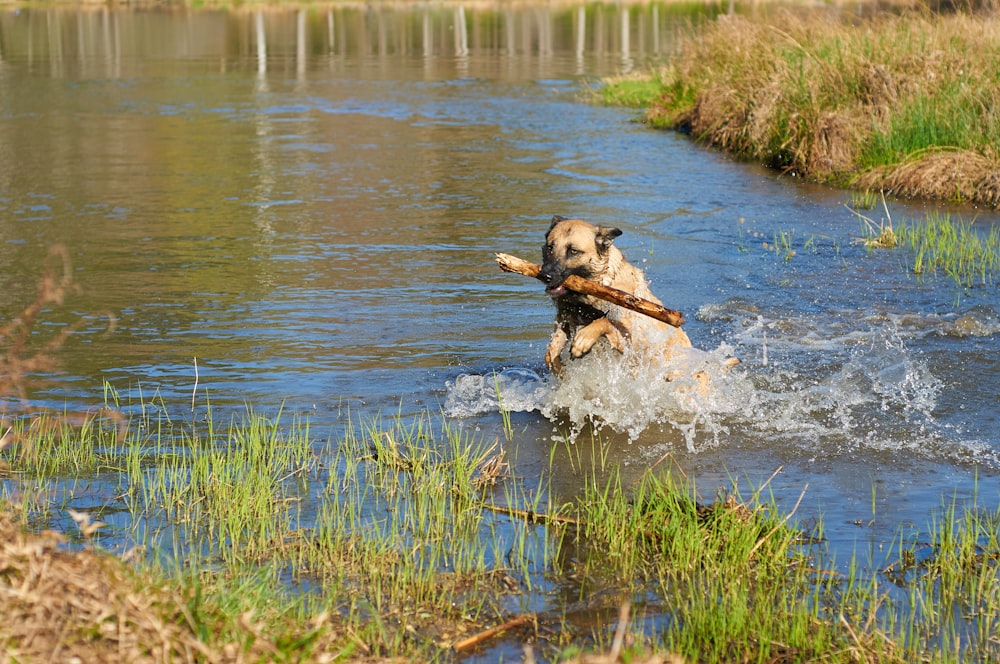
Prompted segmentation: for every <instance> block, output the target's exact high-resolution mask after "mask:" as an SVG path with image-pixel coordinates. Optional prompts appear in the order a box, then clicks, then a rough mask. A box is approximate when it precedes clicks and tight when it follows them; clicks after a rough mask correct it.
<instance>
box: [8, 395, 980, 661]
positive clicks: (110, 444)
mask: <svg viewBox="0 0 1000 664" xmlns="http://www.w3.org/2000/svg"><path fill="white" fill-rule="evenodd" d="M131 410H133V412H135V411H136V409H135V408H133V409H131ZM141 411H142V413H143V414H142V415H140V416H135V417H133V418H132V419H131V420H130V421H128V422H127V423H123V421H122V419H121V418H120V417H118V416H114V417H110V416H108V415H107V414H106V415H105V416H102V417H101V418H98V419H92V420H90V421H88V422H87V423H86V424H85V425H84V426H83V427H79V426H74V425H69V424H67V423H66V422H65V421H64V420H62V419H60V418H50V417H48V416H41V417H39V418H35V419H33V420H29V419H23V420H19V421H17V422H13V423H11V424H10V425H9V432H8V433H7V437H6V439H5V441H4V447H5V449H4V451H3V460H4V461H5V463H6V464H7V468H8V470H7V475H6V479H5V480H4V482H3V485H2V486H3V493H4V495H3V508H4V509H3V511H2V517H3V518H2V519H0V530H2V531H3V533H4V537H3V540H4V542H5V543H6V544H5V545H4V547H2V550H0V564H3V565H4V569H5V573H4V575H3V576H2V577H0V586H2V587H3V589H4V593H5V598H6V599H5V604H4V609H3V613H2V615H3V618H4V620H3V621H2V623H0V645H2V647H3V648H4V650H5V652H6V653H8V655H9V656H11V657H14V658H15V659H17V660H18V661H29V662H30V661H41V660H42V659H46V658H47V657H48V654H49V653H51V652H60V653H62V654H64V655H65V656H66V657H67V658H68V657H70V656H78V657H81V658H82V659H83V660H85V661H171V660H177V661H387V660H391V659H393V658H401V659H403V660H407V661H414V660H420V661H456V660H460V659H461V658H462V657H463V656H464V655H466V654H468V653H473V652H480V653H481V652H483V651H484V649H489V648H493V647H496V646H497V645H498V644H499V643H507V644H508V647H509V648H511V650H509V651H508V655H509V653H510V652H514V653H520V652H521V647H522V646H521V644H528V645H529V646H530V648H531V649H532V652H533V653H534V654H535V655H536V656H537V657H539V658H544V659H547V660H553V661H555V660H558V661H580V662H582V661H585V660H584V657H585V655H584V653H586V652H595V651H599V652H610V653H612V654H613V655H614V656H613V657H612V658H611V659H610V660H604V661H619V660H620V661H647V660H644V659H640V658H642V657H648V658H649V660H648V661H689V662H695V661H701V662H728V661H761V662H791V661H817V660H823V661H828V662H855V661H868V662H902V661H915V660H918V659H920V660H926V661H962V660H963V659H968V660H970V661H973V660H976V659H980V660H981V659H983V658H989V657H992V656H996V655H997V654H1000V653H998V652H997V644H996V642H995V640H994V639H992V638H991V637H990V635H991V634H992V630H993V629H994V628H995V626H996V625H997V623H998V621H1000V599H998V598H997V597H996V593H995V584H994V583H993V582H992V581H991V579H993V578H994V577H995V574H996V571H997V570H996V560H997V557H998V555H1000V543H998V542H997V536H996V529H995V527H994V525H995V523H997V521H998V520H1000V514H994V513H990V512H988V511H983V510H981V509H963V507H964V506H958V505H945V506H943V508H942V510H941V512H940V514H941V516H940V517H939V518H938V519H937V520H936V521H935V522H933V523H929V524H927V529H926V531H925V532H923V533H922V534H921V535H920V536H919V539H918V538H914V539H912V540H911V539H903V538H901V539H900V540H899V541H898V543H897V544H898V548H897V550H896V551H892V552H889V553H888V554H887V556H886V560H885V561H884V562H883V561H873V560H853V561H840V562H839V563H837V562H835V561H831V560H829V556H828V555H827V554H826V552H825V550H824V546H823V542H822V524H821V523H819V524H813V525H811V526H810V527H808V528H807V527H806V526H805V525H804V524H803V523H801V522H798V521H796V520H795V519H794V510H793V512H792V513H787V512H786V513H782V512H781V511H780V510H779V509H778V508H777V506H776V505H775V503H774V502H773V501H772V500H770V499H769V498H768V493H767V486H766V485H765V486H762V487H757V488H755V489H754V490H753V491H752V492H751V493H750V494H749V495H746V496H741V495H740V494H739V493H738V492H737V491H736V489H735V487H733V488H732V489H731V490H730V491H729V492H725V493H723V494H721V495H718V496H715V497H714V499H713V500H710V501H704V500H702V499H701V498H700V497H699V496H698V494H697V492H696V491H695V487H693V486H691V485H690V484H688V483H687V482H686V481H683V480H682V479H678V478H677V476H675V475H671V474H669V473H665V472H662V471H661V472H656V471H655V468H654V469H652V470H651V471H650V472H647V473H646V474H645V475H644V476H643V477H642V478H641V480H639V481H637V482H635V483H634V484H624V483H623V482H622V481H621V480H620V479H618V477H617V475H615V474H614V473H612V475H611V477H610V479H598V478H597V476H596V475H595V474H594V473H593V470H592V469H590V470H587V469H585V468H582V467H581V468H579V469H578V472H579V473H580V476H579V479H580V483H581V486H582V487H583V490H582V492H581V493H580V494H579V495H578V496H577V497H575V498H573V499H572V500H570V501H569V502H567V503H565V504H557V503H556V502H554V501H553V499H552V498H551V497H550V496H549V495H548V493H547V492H546V490H545V487H528V486H524V485H523V484H522V483H521V482H519V481H518V479H517V478H516V477H515V476H514V475H513V474H512V472H511V470H510V468H509V466H508V465H507V460H506V457H505V454H504V453H503V451H502V448H501V447H500V446H499V443H498V442H486V441H482V440H478V439H476V438H474V437H469V436H468V435H466V434H464V433H463V432H461V431H459V430H457V429H454V428H452V427H451V426H450V425H449V424H448V423H447V422H446V421H442V422H440V423H437V422H435V421H434V418H431V417H430V416H423V417H419V418H416V419H415V420H413V421H409V422H406V421H402V420H390V421H385V422H383V421H381V420H380V419H378V418H376V419H374V420H370V421H366V422H358V423H357V424H356V425H354V426H349V427H348V428H347V429H346V431H345V433H344V435H343V436H342V437H341V438H340V439H339V440H335V441H321V440H320V441H318V440H316V439H315V438H314V434H313V433H311V432H310V429H309V427H308V425H307V424H306V423H304V422H301V421H295V420H292V421H289V422H284V421H282V418H281V416H280V414H276V415H274V416H273V417H270V418H268V417H264V416H262V415H259V414H255V413H253V412H247V413H245V414H244V415H241V416H237V417H234V418H232V419H231V420H230V421H229V422H227V423H225V424H224V425H220V424H219V423H217V422H214V420H213V418H212V417H211V413H209V414H208V416H207V417H205V418H200V419H199V420H198V421H196V422H190V421H189V422H185V423H178V422H174V421H172V420H171V419H170V418H169V417H167V415H166V410H165V409H164V408H163V407H162V404H154V403H150V404H145V405H143V407H142V408H141ZM114 412H120V411H118V410H117V409H114V408H112V409H110V410H109V411H108V413H114ZM594 444H595V445H599V444H600V442H599V441H595V443H594ZM564 472H565V469H564ZM73 477H92V478H100V477H104V478H111V479H109V480H107V481H108V482H111V483H112V484H113V485H114V486H115V487H117V488H116V489H115V490H114V491H112V492H110V493H109V495H113V496H114V497H109V498H107V499H106V500H104V501H103V502H101V501H97V502H98V504H97V505H94V502H95V501H94V500H93V495H92V494H94V493H96V494H100V493H102V492H100V491H95V489H94V487H93V486H91V484H90V483H89V482H88V483H86V486H85V487H83V488H79V487H77V486H76V484H75V483H73V482H71V481H70V480H71V479H72V478H73ZM81 502H84V503H88V504H91V505H94V506H92V507H90V508H89V509H83V508H80V509H78V510H75V511H74V510H72V509H69V508H68V505H78V504H80V503H81ZM970 507H972V506H970ZM102 521H103V522H107V523H105V524H102V523H101V522H102ZM29 532H31V533H35V534H27V533H29ZM123 541H125V542H132V544H133V546H129V547H128V551H127V553H125V554H122V553H121V552H120V551H119V553H118V554H117V555H111V554H110V553H106V552H104V551H105V550H107V549H109V548H110V549H113V548H116V547H120V543H121V542H123ZM67 546H69V548H68V549H67ZM136 547H138V548H136ZM70 607H71V608H70ZM498 626H507V629H506V630H500V631H495V628H497V627H498ZM652 653H663V654H662V656H656V657H658V659H657V658H656V657H654V656H653V655H652ZM956 653H958V654H959V655H958V656H954V655H956ZM953 656H954V657H953ZM670 657H673V658H674V659H672V660H671V659H669V658H670ZM629 658H631V660H630V659H629Z"/></svg>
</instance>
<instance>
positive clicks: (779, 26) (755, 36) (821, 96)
mask: <svg viewBox="0 0 1000 664" xmlns="http://www.w3.org/2000/svg"><path fill="white" fill-rule="evenodd" d="M998 41H1000V24H997V22H996V21H995V20H993V18H991V17H988V16H981V17H980V16H973V15H967V14H961V13H958V14H953V15H929V14H926V13H910V14H906V15H902V16H896V15H885V16H879V17H876V18H871V19H857V18H856V17H851V16H845V15H842V14H834V13H830V12H822V13H808V14H803V13H801V12H787V11H781V12H776V13H770V14H769V15H768V16H767V17H762V16H759V15H758V16H754V17H746V16H739V15H727V16H722V17H720V18H719V19H718V20H716V21H712V22H708V23H705V24H703V25H701V26H699V27H698V28H695V29H692V30H690V31H689V32H688V33H687V34H686V35H685V36H684V37H683V38H682V40H681V43H680V44H679V46H678V51H677V52H678V55H676V56H675V57H674V58H673V60H671V61H670V63H669V64H668V65H667V66H666V67H664V68H662V69H660V70H658V71H656V72H653V73H651V74H649V75H647V76H644V77H640V78H636V77H628V78H620V79H616V80H613V81H610V82H609V83H608V85H607V86H606V87H605V88H604V89H603V90H602V94H603V96H604V99H605V100H606V101H607V102H609V103H627V104H629V105H636V106H642V107H645V108H646V121H647V122H649V124H650V125H652V126H655V127H667V128H672V129H676V130H679V131H683V132H686V133H689V134H690V135H691V136H692V137H693V138H694V139H695V140H697V141H700V142H704V143H707V144H709V145H711V146H713V147H716V148H719V149H721V150H724V151H726V152H728V153H731V154H733V155H734V156H736V157H738V158H740V159H746V160H751V161H757V162H760V163H763V164H766V165H768V166H770V167H772V168H775V169H778V170H780V171H782V172H784V173H787V174H789V175H795V176H798V177H804V178H807V179H810V180H815V181H818V182H824V183H829V184H832V185H835V186H841V187H848V188H855V189H861V190H869V191H885V192H886V193H887V194H893V195H896V196H899V197H904V198H906V197H919V198H929V199H936V200H941V201H955V202H967V203H974V204H978V205H983V206H989V207H992V208H996V207H998V206H1000V153H998V151H997V148H996V146H997V145H1000V110H998V109H1000V86H998V85H997V72H998V71H1000V52H998V51H997V49H996V48H995V45H996V44H997V42H998Z"/></svg>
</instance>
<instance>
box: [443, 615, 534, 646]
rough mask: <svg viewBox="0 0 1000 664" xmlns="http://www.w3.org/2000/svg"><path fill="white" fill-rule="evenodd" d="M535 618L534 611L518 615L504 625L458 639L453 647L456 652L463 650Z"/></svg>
mask: <svg viewBox="0 0 1000 664" xmlns="http://www.w3.org/2000/svg"><path fill="white" fill-rule="evenodd" d="M534 620H535V614H534V613H526V614H524V615H522V616H517V617H516V618H511V619H510V620H508V621H507V622H505V623H504V624H502V625H497V626H496V627H491V628H490V629H487V630H485V631H483V632H479V633H478V634H473V635H472V636H470V637H468V638H466V639H462V640H461V641H456V642H455V643H454V644H453V645H452V646H451V648H452V650H454V651H455V652H462V651H463V650H467V649H468V648H471V647H473V646H477V645H479V644H480V643H482V642H483V641H486V640H488V639H492V638H493V637H494V636H496V635H497V634H499V633H500V632H506V631H507V630H508V629H510V628H512V627H517V626H518V625H523V624H525V623H529V622H534Z"/></svg>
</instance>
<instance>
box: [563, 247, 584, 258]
mask: <svg viewBox="0 0 1000 664" xmlns="http://www.w3.org/2000/svg"><path fill="white" fill-rule="evenodd" d="M566 253H567V254H569V255H570V256H579V255H580V254H582V253H583V252H582V251H580V250H579V249H574V248H573V247H570V248H569V249H567V250H566Z"/></svg>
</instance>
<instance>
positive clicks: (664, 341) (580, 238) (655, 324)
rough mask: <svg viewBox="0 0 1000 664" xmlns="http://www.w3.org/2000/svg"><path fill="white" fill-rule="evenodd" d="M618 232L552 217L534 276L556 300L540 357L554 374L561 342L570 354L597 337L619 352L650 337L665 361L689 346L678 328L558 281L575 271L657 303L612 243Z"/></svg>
mask: <svg viewBox="0 0 1000 664" xmlns="http://www.w3.org/2000/svg"><path fill="white" fill-rule="evenodd" d="M621 234H622V232H621V231H620V230H619V229H617V228H609V227H606V226H594V225H592V224H588V223H587V222H585V221H581V220H579V219H566V218H565V217H560V216H558V215H556V216H554V217H552V225H551V226H550V227H549V231H548V233H547V234H546V235H545V248H544V249H543V251H542V270H541V272H540V273H539V275H538V278H539V279H541V280H542V281H544V282H545V283H546V285H547V288H546V291H545V292H546V293H548V294H549V295H550V296H552V299H553V302H555V305H556V328H555V331H554V332H553V333H552V339H551V340H550V341H549V346H548V349H547V350H546V351H545V363H546V364H547V365H548V366H549V369H551V370H552V372H553V373H555V374H559V373H561V372H562V360H561V355H562V352H563V349H564V348H565V347H566V345H567V343H568V344H570V355H571V356H572V357H573V358H579V357H582V356H584V355H586V354H587V353H589V352H590V350H591V349H592V348H593V347H594V344H596V343H597V341H598V340H599V339H600V338H601V337H605V338H606V339H607V340H608V342H609V343H610V344H611V346H612V347H613V348H615V349H616V350H618V351H619V352H625V346H626V344H631V345H632V346H633V347H635V346H639V345H643V346H651V345H652V344H653V343H656V344H658V345H659V346H660V349H659V351H660V352H662V355H663V360H664V362H669V360H670V357H671V356H672V355H673V353H674V351H675V349H678V348H690V347H691V340H690V339H688V336H687V334H685V332H684V331H683V330H681V329H680V328H673V327H670V326H669V325H667V324H666V323H661V322H660V321H658V320H654V319H652V318H649V317H648V316H644V315H642V314H639V313H636V312H633V311H631V310H629V309H625V308H623V307H619V306H617V305H614V304H610V303H608V302H605V301H604V300H601V299H598V298H595V297H592V296H589V295H582V294H580V293H576V292H573V291H570V290H567V289H566V288H565V287H564V286H563V285H562V283H563V281H564V280H565V279H566V277H568V276H569V275H571V274H575V275H577V276H579V277H582V278H584V279H589V280H591V281H596V282H598V283H601V284H603V285H605V286H610V287H611V288H617V289H619V290H623V291H626V292H629V293H632V294H634V295H636V296H638V297H641V298H643V299H646V300H651V301H653V302H656V303H658V304H661V303H660V301H659V300H658V299H657V298H656V297H655V296H654V295H653V294H652V293H651V292H650V290H649V285H648V284H647V283H646V277H645V275H644V274H643V273H642V270H640V269H639V268H637V267H635V266H634V265H632V264H631V263H629V262H628V261H627V260H625V256H623V255H622V252H621V251H619V250H618V248H617V247H615V246H614V245H613V244H612V243H613V242H614V240H615V238H616V237H618V236H619V235H621ZM651 337H654V338H655V339H657V341H655V342H654V341H652V339H651Z"/></svg>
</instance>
